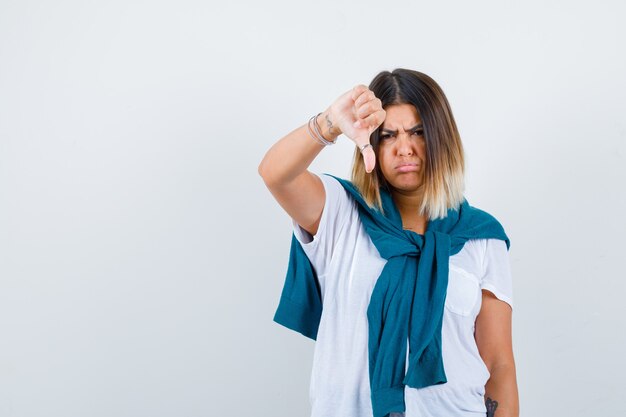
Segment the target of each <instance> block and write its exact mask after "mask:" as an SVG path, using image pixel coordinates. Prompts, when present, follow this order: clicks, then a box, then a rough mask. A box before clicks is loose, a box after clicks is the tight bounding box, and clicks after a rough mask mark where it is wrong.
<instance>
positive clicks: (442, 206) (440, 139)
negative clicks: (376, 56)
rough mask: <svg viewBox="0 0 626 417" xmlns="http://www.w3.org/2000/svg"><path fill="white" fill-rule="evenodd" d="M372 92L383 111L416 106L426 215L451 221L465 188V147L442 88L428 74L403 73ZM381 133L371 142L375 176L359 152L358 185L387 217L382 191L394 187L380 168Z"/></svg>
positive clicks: (384, 78) (381, 77)
mask: <svg viewBox="0 0 626 417" xmlns="http://www.w3.org/2000/svg"><path fill="white" fill-rule="evenodd" d="M369 89H370V90H372V92H373V93H374V94H375V95H376V97H377V98H379V99H380V100H381V102H382V107H383V109H384V108H386V107H388V106H391V105H394V104H412V105H413V106H414V107H415V109H416V110H417V112H418V114H419V116H420V118H421V119H422V124H423V126H424V139H425V141H426V164H425V172H424V187H425V188H424V198H423V200H422V205H421V207H420V214H421V215H426V216H427V217H428V218H429V219H437V218H444V217H446V215H447V212H448V209H450V208H452V209H455V210H458V208H459V206H460V205H461V203H462V202H463V198H464V197H463V192H464V188H465V181H464V171H465V162H464V156H463V145H462V144H461V137H460V135H459V132H458V129H457V127H456V123H455V121H454V117H453V116H452V110H451V109H450V105H449V104H448V100H447V99H446V96H445V94H444V93H443V90H442V89H441V87H439V85H438V84H437V83H436V82H435V81H434V80H433V79H432V78H430V77H429V76H428V75H426V74H423V73H421V72H418V71H413V70H408V69H402V68H398V69H395V70H393V71H392V72H389V71H383V72H381V73H379V74H378V75H376V77H374V79H373V80H372V82H371V83H370V85H369ZM379 131H380V127H379V128H378V129H376V130H375V131H374V132H372V134H371V136H370V143H371V144H372V147H373V149H374V153H375V154H376V167H375V168H374V170H373V171H372V172H371V173H370V174H368V173H367V172H365V165H364V162H363V155H362V154H361V152H360V151H359V148H358V147H356V148H355V152H354V158H353V161H352V182H353V183H354V185H355V186H356V187H357V188H358V190H359V191H360V192H361V194H362V195H363V198H364V200H365V201H366V202H367V204H368V205H369V206H370V207H372V208H375V209H378V210H379V211H381V212H382V211H383V208H382V201H381V198H380V191H379V187H384V188H385V189H386V190H388V191H390V186H389V184H388V183H387V181H386V180H385V177H384V176H383V173H382V171H381V169H380V164H379V163H378V161H379V160H378V150H379V144H380V140H379Z"/></svg>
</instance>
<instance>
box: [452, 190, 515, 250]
mask: <svg viewBox="0 0 626 417" xmlns="http://www.w3.org/2000/svg"><path fill="white" fill-rule="evenodd" d="M459 213H460V216H461V218H462V219H463V223H464V224H465V227H467V228H468V229H471V230H476V231H480V232H479V236H480V238H478V239H473V240H478V241H482V245H483V247H485V248H486V246H484V245H485V244H486V242H487V241H488V240H501V241H502V242H503V243H505V245H506V247H507V248H508V247H509V246H510V240H509V238H508V236H507V234H506V231H505V230H504V226H503V225H502V223H500V221H499V220H498V219H497V218H496V217H495V216H494V215H492V214H491V213H489V212H487V211H485V210H483V209H480V208H478V207H475V206H472V205H470V204H469V202H468V201H467V200H466V199H465V200H463V203H462V204H461V207H460V209H459Z"/></svg>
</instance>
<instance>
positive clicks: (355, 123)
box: [352, 120, 361, 128]
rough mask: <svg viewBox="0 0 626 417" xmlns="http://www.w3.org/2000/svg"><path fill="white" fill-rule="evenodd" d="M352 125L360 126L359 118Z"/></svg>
mask: <svg viewBox="0 0 626 417" xmlns="http://www.w3.org/2000/svg"><path fill="white" fill-rule="evenodd" d="M352 126H354V127H356V128H359V127H361V121H360V120H357V121H356V122H354V123H353V124H352Z"/></svg>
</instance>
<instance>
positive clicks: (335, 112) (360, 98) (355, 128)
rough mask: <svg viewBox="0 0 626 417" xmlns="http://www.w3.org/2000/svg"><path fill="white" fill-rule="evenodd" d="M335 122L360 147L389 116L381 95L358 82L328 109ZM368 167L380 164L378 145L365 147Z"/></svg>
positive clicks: (368, 140) (366, 165)
mask: <svg viewBox="0 0 626 417" xmlns="http://www.w3.org/2000/svg"><path fill="white" fill-rule="evenodd" d="M328 115H329V117H330V119H331V120H332V121H333V122H334V124H335V125H336V126H337V127H338V128H339V129H340V130H341V132H342V133H343V134H344V135H346V136H347V137H348V138H349V139H350V140H352V141H353V142H354V143H355V144H356V145H357V146H358V147H359V148H361V147H363V145H367V144H368V143H370V135H371V134H372V132H373V131H375V130H376V129H378V126H380V125H381V124H382V123H383V121H384V120H385V116H386V113H385V110H383V108H382V103H381V101H380V99H378V98H376V96H375V95H374V93H373V92H372V91H371V90H370V89H368V88H367V87H366V86H364V85H357V86H356V87H354V88H353V89H352V90H350V91H347V92H346V93H344V94H342V95H341V97H339V98H338V99H337V100H335V102H334V103H333V104H331V106H330V107H329V109H328ZM363 160H364V162H365V171H366V172H367V173H368V174H369V173H370V172H372V171H373V170H374V166H376V155H375V154H374V149H372V147H371V146H368V147H367V148H365V149H364V150H363Z"/></svg>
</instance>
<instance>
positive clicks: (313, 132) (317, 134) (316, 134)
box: [306, 113, 337, 146]
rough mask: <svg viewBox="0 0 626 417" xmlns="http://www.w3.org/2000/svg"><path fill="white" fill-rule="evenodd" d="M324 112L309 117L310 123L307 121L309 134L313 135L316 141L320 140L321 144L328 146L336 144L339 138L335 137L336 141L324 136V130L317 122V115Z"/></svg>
mask: <svg viewBox="0 0 626 417" xmlns="http://www.w3.org/2000/svg"><path fill="white" fill-rule="evenodd" d="M320 114H322V113H317V114H316V115H315V116H313V117H311V118H310V119H309V123H307V125H306V127H307V129H308V131H309V136H311V137H312V138H313V139H315V140H316V141H318V142H319V143H320V144H321V145H324V146H328V145H334V144H335V143H337V138H335V140H334V141H332V142H331V141H329V140H327V139H325V138H324V136H323V135H322V132H321V131H320V128H319V126H318V124H317V117H318V116H319V115H320ZM311 122H313V129H311Z"/></svg>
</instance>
